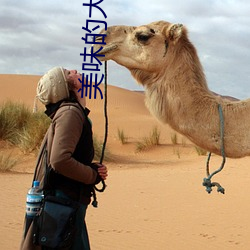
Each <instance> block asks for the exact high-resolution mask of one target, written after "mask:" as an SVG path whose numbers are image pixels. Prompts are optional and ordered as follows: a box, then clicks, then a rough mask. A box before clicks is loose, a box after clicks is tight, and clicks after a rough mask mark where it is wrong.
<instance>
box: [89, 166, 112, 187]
mask: <svg viewBox="0 0 250 250" xmlns="http://www.w3.org/2000/svg"><path fill="white" fill-rule="evenodd" d="M90 167H91V168H93V169H94V170H95V171H96V172H97V177H96V181H95V184H98V183H99V182H100V181H101V180H106V178H107V176H108V170H107V167H106V166H105V165H103V164H100V163H91V165H90Z"/></svg>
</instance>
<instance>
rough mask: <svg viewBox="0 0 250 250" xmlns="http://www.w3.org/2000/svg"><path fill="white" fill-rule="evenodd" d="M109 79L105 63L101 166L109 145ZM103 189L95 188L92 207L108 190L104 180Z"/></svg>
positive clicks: (95, 205) (105, 63)
mask: <svg viewBox="0 0 250 250" xmlns="http://www.w3.org/2000/svg"><path fill="white" fill-rule="evenodd" d="M107 78H108V72H107V61H105V62H104V117H105V133H104V140H103V145H102V154H101V157H100V164H102V162H103V159H104V154H105V149H106V144H107V139H108V111H107V106H108V105H107V99H108V98H107V97H108V94H107V93H108V91H107V90H108V88H107V85H108V84H107ZM101 182H102V188H100V189H98V188H97V187H96V186H94V188H93V201H92V206H93V207H97V206H98V202H97V198H96V192H95V191H97V192H103V191H104V190H105V188H106V184H105V181H104V180H102V181H101Z"/></svg>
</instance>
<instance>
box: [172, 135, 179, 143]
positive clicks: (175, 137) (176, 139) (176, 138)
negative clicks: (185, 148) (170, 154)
mask: <svg viewBox="0 0 250 250" xmlns="http://www.w3.org/2000/svg"><path fill="white" fill-rule="evenodd" d="M171 142H172V144H173V145H176V144H178V137H177V134H176V133H175V134H172V135H171Z"/></svg>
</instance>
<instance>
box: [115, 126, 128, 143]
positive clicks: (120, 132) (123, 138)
mask: <svg viewBox="0 0 250 250" xmlns="http://www.w3.org/2000/svg"><path fill="white" fill-rule="evenodd" d="M117 135H118V139H119V141H120V142H121V144H126V143H127V142H128V137H127V136H125V133H124V131H123V130H122V129H119V128H118V129H117Z"/></svg>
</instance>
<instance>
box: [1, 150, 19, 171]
mask: <svg viewBox="0 0 250 250" xmlns="http://www.w3.org/2000/svg"><path fill="white" fill-rule="evenodd" d="M16 163H17V159H16V158H14V157H12V155H11V153H10V154H8V155H6V154H4V153H2V152H1V153H0V171H1V172H8V171H10V170H11V169H12V168H13V167H14V166H15V165H16Z"/></svg>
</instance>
